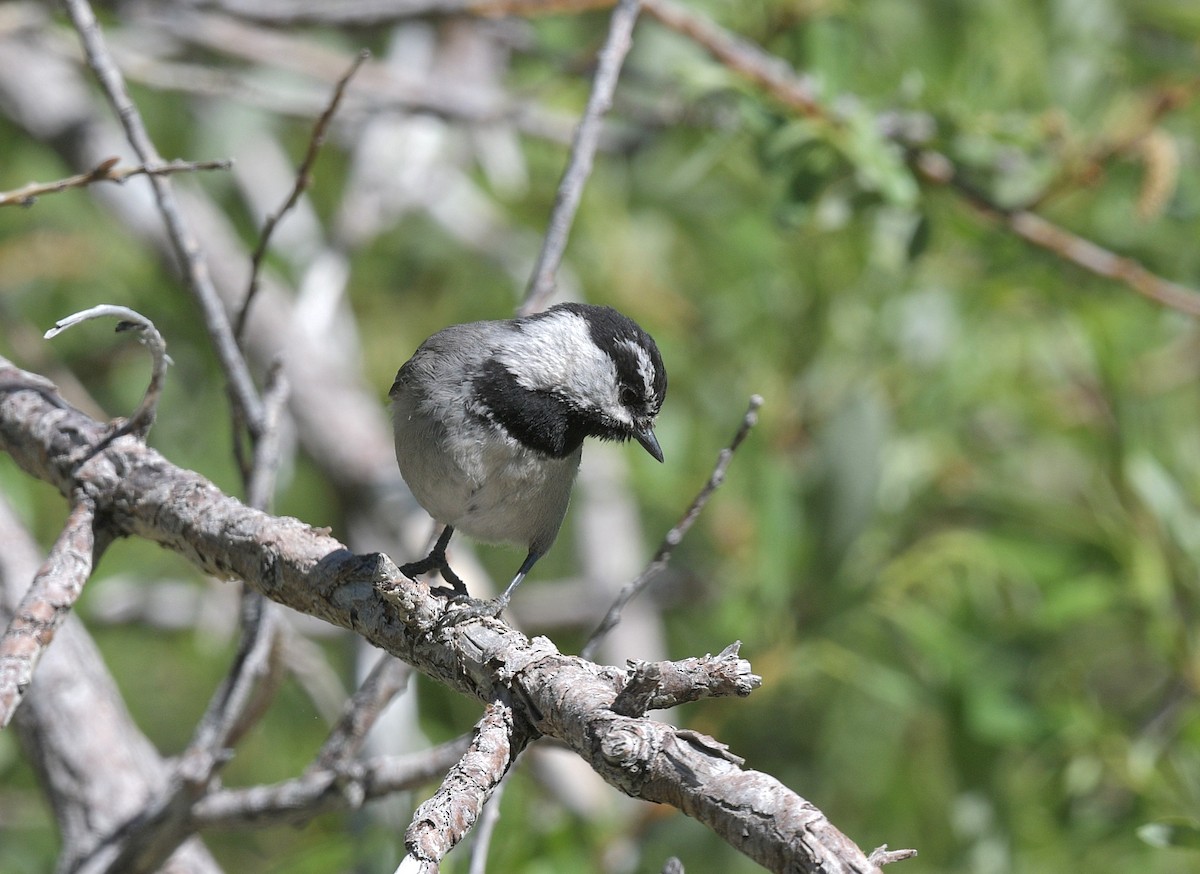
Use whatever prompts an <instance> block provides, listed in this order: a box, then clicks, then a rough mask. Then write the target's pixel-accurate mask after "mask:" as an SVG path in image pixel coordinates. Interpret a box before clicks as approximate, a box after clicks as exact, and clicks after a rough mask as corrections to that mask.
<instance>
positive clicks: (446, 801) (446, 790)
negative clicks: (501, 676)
mask: <svg viewBox="0 0 1200 874" xmlns="http://www.w3.org/2000/svg"><path fill="white" fill-rule="evenodd" d="M533 737H534V735H533V734H532V733H531V732H530V730H529V728H528V727H527V726H524V725H521V724H519V717H518V716H517V714H515V713H514V712H513V709H512V707H511V706H510V705H509V704H508V703H506V702H504V701H494V702H492V703H490V704H488V705H487V706H486V707H485V708H484V711H483V716H482V717H481V718H480V720H479V722H477V723H476V724H475V732H474V734H473V736H472V738H471V744H470V746H469V747H468V748H467V751H466V753H464V754H463V757H462V758H461V759H460V760H459V761H458V763H457V764H455V766H454V767H453V768H451V769H450V771H449V773H447V774H446V776H445V778H444V779H443V780H442V785H441V786H440V787H439V788H438V791H437V792H435V793H434V794H433V796H432V797H430V798H428V799H426V800H425V801H424V802H423V803H422V804H421V806H420V807H418V808H417V810H416V812H415V813H414V814H413V820H412V824H411V825H409V827H408V831H407V832H406V833H405V835H404V845H405V847H407V848H408V854H409V855H410V856H412V857H413V858H414V859H416V860H418V861H420V862H425V863H429V862H433V863H437V862H440V861H441V860H442V858H443V857H444V856H445V855H446V854H447V853H448V852H450V850H452V849H453V848H454V846H455V845H456V844H457V843H458V842H459V841H461V840H462V839H463V838H464V837H465V836H466V834H467V832H469V831H470V830H471V826H473V825H474V824H475V820H476V819H478V817H479V814H480V811H482V810H483V805H484V804H485V803H486V802H487V800H488V798H489V797H490V796H491V794H492V792H493V791H494V790H495V788H496V787H497V786H499V785H500V781H501V780H503V779H504V775H505V774H506V773H507V772H508V769H509V766H510V765H512V763H513V760H514V759H515V758H516V757H517V755H518V754H519V753H520V752H521V750H523V749H524V748H525V746H526V745H527V744H528V743H529V742H530V741H531V740H532V739H533Z"/></svg>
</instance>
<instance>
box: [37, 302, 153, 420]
mask: <svg viewBox="0 0 1200 874" xmlns="http://www.w3.org/2000/svg"><path fill="white" fill-rule="evenodd" d="M104 316H111V317H113V318H117V319H120V320H121V321H119V322H117V332H118V333H121V332H123V331H137V332H138V342H140V343H141V344H142V345H143V346H145V347H146V348H147V349H149V350H150V358H151V361H152V367H151V370H150V384H149V385H148V386H146V393H145V394H144V395H142V402H141V403H140V404H138V407H137V409H136V410H134V411H133V415H132V416H130V417H129V418H128V419H126V420H125V421H124V422H123V423H122V424H121V425H120V426H119V427H118V428H117V430H116V432H115V433H114V434H113V435H112V436H113V437H118V436H120V435H121V434H133V435H134V436H135V437H137V438H138V439H139V440H145V439H146V435H147V434H148V433H149V432H150V427H151V426H152V425H153V424H154V417H155V415H156V414H157V412H158V398H159V396H160V395H161V394H162V389H163V383H164V382H165V381H166V377H167V365H168V364H174V363H175V362H173V361H172V360H171V356H170V355H168V354H167V341H166V340H164V339H163V336H162V334H160V333H159V332H158V328H156V327H154V322H152V321H150V320H149V319H148V318H146V317H145V316H143V315H142V314H141V313H139V312H138V311H137V310H131V309H130V308H129V307H123V306H116V305H114V304H107V303H104V304H100V305H99V306H94V307H90V308H88V309H86V310H82V311H80V312H77V313H74V314H73V315H69V316H67V317H66V318H63V319H59V320H58V321H57V322H55V323H54V327H53V328H51V329H50V330H49V331H47V332H46V333H45V335H44V336H45V338H46V339H47V340H52V339H54V338H55V337H57V336H58V335H59V334H61V333H62V332H63V331H65V330H67V329H68V328H72V327H74V326H75V325H78V324H79V323H80V322H86V321H89V320H91V319H99V318H103V317H104Z"/></svg>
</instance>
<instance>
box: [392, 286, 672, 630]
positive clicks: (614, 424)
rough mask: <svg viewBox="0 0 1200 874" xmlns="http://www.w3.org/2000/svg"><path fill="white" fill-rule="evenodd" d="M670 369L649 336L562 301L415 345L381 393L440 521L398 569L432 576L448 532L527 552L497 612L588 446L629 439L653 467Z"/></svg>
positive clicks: (414, 478)
mask: <svg viewBox="0 0 1200 874" xmlns="http://www.w3.org/2000/svg"><path fill="white" fill-rule="evenodd" d="M666 391H667V372H666V369H665V368H664V367H663V361H662V356H661V355H660V354H659V351H658V346H657V345H655V343H654V340H653V338H651V336H650V335H649V334H647V333H646V332H645V331H643V330H642V329H641V328H640V327H639V326H638V325H637V324H636V323H635V322H634V321H633V320H632V319H629V318H627V317H626V316H624V315H622V314H621V313H619V312H617V311H616V310H615V309H613V308H612V307H604V306H593V305H591V304H579V303H565V304H559V305H558V306H554V307H551V308H550V309H548V310H545V311H544V312H541V313H537V314H536V315H532V316H525V317H522V318H516V319H509V320H506V321H484V322H471V323H469V324H465V325H452V326H450V327H449V328H445V329H444V330H441V331H438V332H437V333H436V334H434V335H433V336H432V337H430V338H429V339H428V340H426V341H425V342H424V343H422V344H421V346H420V348H419V349H417V351H416V352H415V353H414V354H413V356H412V358H410V359H409V360H408V361H407V362H405V364H404V366H402V367H401V368H400V371H399V372H398V373H397V374H396V381H395V383H393V385H392V388H391V391H390V392H389V393H388V394H389V396H390V397H391V399H392V417H393V424H394V427H395V433H396V459H397V461H398V462H399V464H400V474H401V476H403V477H404V481H405V482H406V483H408V487H409V489H411V490H412V493H413V496H414V497H415V498H416V499H417V502H418V503H419V504H420V505H421V506H422V507H424V508H425V510H426V511H427V512H428V513H429V514H430V515H431V516H432V517H433V518H434V519H435V520H436V521H437V522H438V523H439V524H440V525H442V526H444V527H443V528H442V532H441V534H440V536H439V537H438V539H437V542H436V543H435V544H434V547H433V550H432V551H431V552H430V553H429V555H427V556H426V557H425V558H423V559H421V560H420V561H415V562H411V563H409V564H406V565H404V566H403V567H402V568H400V570H401V571H402V572H403V573H404V574H405V575H407V576H409V577H412V578H415V577H417V576H418V575H420V574H423V573H427V572H429V571H432V570H438V571H440V572H441V574H442V577H443V579H444V580H445V581H446V582H447V583H449V584H450V585H451V586H452V587H453V591H454V594H455V595H457V596H460V597H464V598H465V597H466V596H467V589H466V586H465V585H464V584H463V582H462V580H461V579H459V578H458V576H456V575H455V574H454V572H453V571H452V570H451V569H450V566H449V564H448V563H447V561H446V546H447V544H448V543H449V542H450V538H451V536H452V535H453V534H454V532H455V531H456V530H459V531H463V532H465V533H467V534H469V535H470V536H472V537H474V538H476V539H478V540H482V541H485V542H489V543H511V544H516V545H518V546H524V547H526V548H527V549H528V550H529V552H528V554H527V555H526V556H525V561H524V562H522V564H521V567H520V569H518V571H517V574H516V576H515V577H513V579H512V582H511V583H509V584H508V588H507V589H505V591H504V594H503V595H501V596H500V598H499V600H498V601H497V602H495V603H496V607H497V612H499V610H502V609H503V608H504V607H505V606H506V605H507V604H508V600H509V598H510V597H511V596H512V593H513V591H514V590H515V589H516V588H517V586H518V585H520V583H521V581H522V580H523V579H524V578H525V575H526V574H528V573H529V570H530V568H532V567H533V565H534V564H535V563H536V562H537V560H538V559H539V558H541V557H542V556H543V555H545V554H546V551H547V550H548V549H550V546H551V544H553V543H554V539H555V537H557V536H558V529H559V527H560V526H561V525H562V521H563V517H564V516H565V515H566V512H567V502H568V500H569V499H570V493H571V485H572V483H574V481H575V474H576V472H577V471H578V469H579V459H580V457H581V456H582V452H583V440H584V438H585V437H598V438H599V439H601V440H617V441H625V440H630V439H633V440H636V441H638V442H639V443H640V444H641V445H642V447H643V448H644V449H645V450H646V451H647V452H649V453H650V454H651V455H652V456H654V458H655V459H657V460H658V461H660V462H661V461H662V460H663V454H662V449H661V448H660V447H659V445H658V440H657V439H656V438H655V436H654V420H655V418H656V417H657V416H658V412H659V410H660V409H661V408H662V403H663V398H664V397H665V395H666Z"/></svg>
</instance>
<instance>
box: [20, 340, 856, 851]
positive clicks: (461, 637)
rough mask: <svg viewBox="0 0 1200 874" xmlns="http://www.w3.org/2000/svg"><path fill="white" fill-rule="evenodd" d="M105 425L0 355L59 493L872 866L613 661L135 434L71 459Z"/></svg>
mask: <svg viewBox="0 0 1200 874" xmlns="http://www.w3.org/2000/svg"><path fill="white" fill-rule="evenodd" d="M104 435H105V429H104V427H103V426H102V425H101V424H100V423H98V422H95V421H93V420H91V419H89V418H88V417H87V416H85V415H83V414H82V413H80V412H78V411H76V410H73V409H71V408H70V407H69V406H67V405H66V404H64V403H63V402H62V401H61V400H59V399H58V398H57V397H56V395H55V394H54V393H53V392H52V391H51V390H49V389H48V388H47V386H46V382H45V380H43V379H40V378H38V377H34V376H32V375H29V374H25V373H23V372H22V371H20V370H18V369H17V368H15V367H13V366H11V365H10V364H9V363H8V362H7V361H5V360H3V359H0V448H3V449H5V450H6V451H7V452H9V453H10V454H11V455H12V456H13V458H14V459H15V460H16V462H17V463H18V464H19V465H20V466H21V467H22V468H23V469H24V470H26V471H27V472H28V473H30V474H31V475H33V476H36V477H38V478H40V479H43V480H46V481H47V482H51V483H53V484H55V485H56V486H57V487H58V488H59V489H60V490H61V491H63V493H64V494H71V493H72V492H73V490H74V489H75V488H78V487H85V488H87V489H88V493H89V494H90V495H92V496H93V497H94V498H95V500H96V501H97V509H98V511H100V512H102V513H104V514H105V515H106V516H107V517H108V518H110V519H111V520H112V524H113V526H114V527H115V528H116V529H117V530H118V531H119V532H121V533H128V534H133V535H136V536H140V537H144V538H147V539H149V540H151V541H153V542H156V543H159V544H160V545H162V546H164V547H166V548H168V549H171V550H174V551H176V552H178V553H180V554H181V555H183V556H185V557H186V558H188V559H189V560H190V561H192V562H193V563H194V564H196V566H197V567H199V568H201V569H202V570H204V571H206V572H208V573H211V574H215V575H218V576H221V577H225V578H230V577H239V578H241V579H243V580H245V581H246V583H247V584H248V585H250V586H252V587H254V588H255V589H256V590H257V591H260V592H262V593H263V594H264V595H266V596H267V597H269V598H271V599H273V600H275V601H278V602H280V603H283V604H287V605H288V606H291V607H293V608H295V609H297V610H300V611H302V612H305V613H309V614H311V615H314V616H317V617H320V618H323V619H325V620H327V621H329V622H332V623H334V624H336V625H340V626H342V627H345V628H350V629H352V630H354V631H356V632H358V633H359V634H361V635H362V636H363V637H364V638H366V639H367V640H368V641H370V642H371V643H373V644H374V645H376V646H378V647H380V648H382V649H384V650H386V651H387V652H390V653H392V654H393V655H395V656H397V657H398V658H401V659H403V660H404V661H406V662H408V663H409V664H412V665H413V666H414V667H416V668H417V669H418V670H420V671H422V672H424V673H426V674H428V675H429V676H430V677H432V678H434V679H435V680H437V681H439V682H441V683H443V684H445V685H447V686H448V687H450V688H453V689H456V690H458V691H460V692H463V693H464V694H467V695H470V696H473V697H475V698H476V699H478V700H480V701H483V702H491V701H496V700H507V701H511V702H512V704H513V706H514V707H516V708H519V713H520V719H521V720H523V721H526V722H528V723H529V724H530V725H531V726H532V728H533V730H534V731H536V732H538V733H540V734H544V735H548V736H551V737H555V738H557V739H559V740H561V741H562V742H564V743H565V744H566V745H567V746H568V747H569V748H571V749H572V750H574V751H575V752H576V754H578V755H579V756H581V757H582V758H583V759H584V760H585V761H587V762H588V764H589V765H591V767H592V768H593V769H594V770H595V771H596V772H597V773H598V774H600V776H601V777H603V778H604V779H605V780H606V781H608V782H609V783H610V784H612V785H614V786H616V787H617V788H619V789H621V790H622V791H624V792H626V793H627V794H629V795H632V796H634V797H637V798H642V799H645V800H648V801H656V802H662V803H667V804H672V805H674V806H676V807H678V808H679V809H680V810H682V811H684V812H685V813H687V814H689V815H690V816H693V817H695V818H696V819H697V820H699V821H700V822H702V823H704V824H705V825H707V826H708V827H710V828H712V829H713V830H714V831H716V832H717V833H718V834H720V835H721V836H722V837H723V838H725V839H726V840H727V841H729V842H730V843H731V844H732V845H733V846H734V847H736V848H737V849H739V850H741V851H742V852H744V853H746V854H747V855H749V856H750V857H751V858H753V859H755V860H757V861H758V862H759V863H760V864H763V865H765V866H766V867H768V868H769V869H771V870H775V871H804V872H816V871H822V872H834V871H837V872H856V874H864V872H874V871H876V870H877V867H876V866H875V865H873V864H872V863H871V862H870V861H868V859H867V857H866V856H865V854H864V853H863V852H862V851H861V850H860V849H859V848H858V847H857V846H855V845H854V843H853V842H851V841H850V840H849V839H848V838H847V837H846V836H845V835H843V834H841V832H839V831H838V830H837V829H836V828H834V826H833V825H832V824H831V823H829V821H828V820H827V819H826V818H825V817H824V815H823V814H821V812H820V811H819V810H817V809H816V808H815V807H813V806H812V805H811V804H809V803H808V802H807V801H805V800H804V799H802V798H800V797H799V796H797V795H796V794H795V793H793V792H792V791H791V790H789V789H788V788H787V787H785V786H783V785H782V784H781V783H779V781H777V780H775V779H774V778H772V777H770V776H768V775H766V774H762V773H758V772H755V771H749V770H744V769H743V768H742V767H741V766H740V765H739V764H738V761H737V758H736V756H731V755H730V754H729V753H728V751H727V750H725V749H723V748H722V746H721V745H720V744H719V743H717V742H716V741H713V740H712V739H710V738H706V737H704V736H703V735H698V734H696V733H695V732H690V731H685V730H681V729H676V728H674V727H672V726H669V725H663V724H661V723H656V722H654V721H653V720H650V719H647V718H644V717H642V718H631V717H626V716H621V715H619V714H617V713H614V712H613V711H612V709H611V705H612V704H613V702H614V701H615V700H616V698H617V696H618V695H619V693H620V691H621V689H622V688H623V687H624V685H625V672H624V671H620V670H617V669H614V668H606V667H602V666H600V665H596V664H593V663H591V662H589V661H586V660H584V659H580V658H577V657H571V656H566V655H563V654H562V653H560V652H559V651H558V650H557V649H556V648H555V647H554V645H553V644H552V643H551V642H550V641H549V640H546V639H544V638H536V639H533V640H530V639H529V638H527V637H525V636H524V635H523V634H521V633H520V632H518V631H516V630H515V629H513V628H511V627H509V626H507V625H505V624H503V623H502V622H499V621H498V620H495V619H487V618H473V619H468V620H466V621H462V622H446V621H445V618H446V610H447V607H446V605H445V603H444V602H443V601H441V600H440V599H437V598H434V597H433V596H431V595H430V594H429V589H428V587H427V586H425V585H424V584H422V583H415V582H413V581H411V580H408V579H407V578H406V577H404V575H403V574H401V573H400V572H399V570H398V569H397V568H396V566H395V565H394V564H393V563H392V562H391V561H390V560H389V559H388V558H387V557H386V556H383V555H378V554H376V555H355V554H353V553H352V552H350V551H349V550H348V549H346V547H345V546H343V545H342V544H341V543H340V542H338V541H337V540H335V539H334V538H333V537H331V536H329V535H328V534H326V533H324V532H322V531H318V530H316V529H313V528H311V527H309V526H307V525H305V524H304V523H302V522H300V521H298V520H295V519H289V518H286V517H274V516H270V515H268V514H266V513H263V512H261V511H257V510H254V509H251V508H249V507H246V506H245V505H244V504H242V503H241V502H239V501H237V500H235V499H233V498H231V497H229V496H227V495H224V494H222V493H221V492H220V490H218V489H217V488H216V487H215V486H214V485H212V483H210V482H208V481H207V480H205V479H204V478H203V477H201V476H199V475H198V474H195V473H192V472H189V471H185V470H181V469H180V468H177V467H175V466H174V465H172V464H170V462H168V461H167V460H166V459H164V458H163V457H162V456H161V455H160V454H158V453H157V452H155V451H154V450H153V449H150V448H149V447H147V446H145V445H144V444H142V443H140V442H138V441H136V440H134V439H133V438H131V437H128V436H125V437H121V438H118V439H117V440H114V441H111V442H110V443H108V444H107V445H105V446H104V448H103V449H102V450H100V451H98V452H95V454H94V456H93V457H92V458H91V460H90V461H89V463H88V465H87V466H86V467H85V468H83V469H80V470H77V469H76V466H75V464H74V463H73V459H74V458H75V457H78V454H79V453H80V452H81V451H82V452H86V451H90V449H89V447H95V446H96V445H97V444H98V443H99V442H100V441H101V440H103V438H104ZM80 479H82V481H80Z"/></svg>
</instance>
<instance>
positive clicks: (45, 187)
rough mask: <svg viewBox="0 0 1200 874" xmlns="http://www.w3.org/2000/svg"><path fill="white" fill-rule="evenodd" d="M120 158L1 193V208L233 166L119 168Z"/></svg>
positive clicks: (220, 163)
mask: <svg viewBox="0 0 1200 874" xmlns="http://www.w3.org/2000/svg"><path fill="white" fill-rule="evenodd" d="M117 161H118V159H117V158H109V159H107V160H105V161H101V162H100V163H99V164H97V165H96V166H95V167H94V168H92V169H91V170H89V171H88V172H86V173H78V174H76V175H74V176H68V177H67V178H66V179H59V180H57V181H55V182H30V183H29V184H28V185H26V186H25V187H23V188H18V189H16V190H15V191H0V206H33V205H34V204H35V203H36V202H37V199H38V198H39V197H42V196H43V195H46V194H57V193H58V192H60V191H67V190H68V189H71V188H86V187H87V186H89V185H92V184H94V183H96V182H116V183H118V184H120V183H122V182H124V181H125V180H126V179H129V178H131V177H133V176H167V175H169V174H171V173H195V172H198V171H201V170H228V169H229V168H230V167H232V166H233V162H232V161H229V160H223V161H169V162H167V163H166V164H137V165H134V166H132V167H118V166H117Z"/></svg>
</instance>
